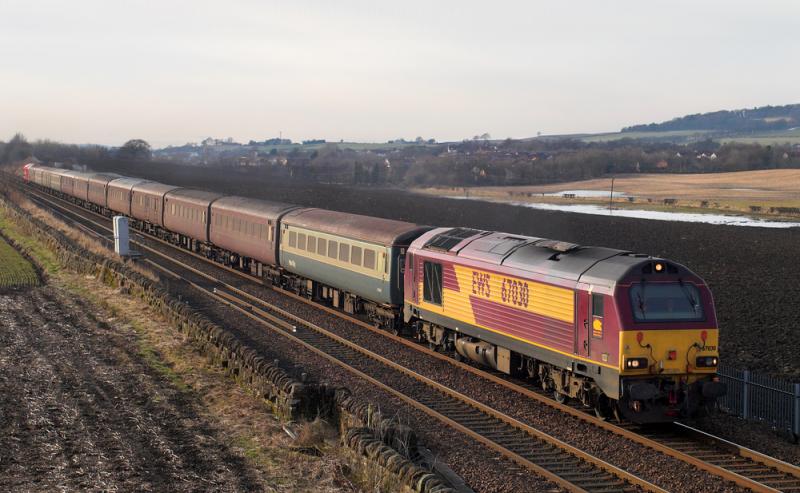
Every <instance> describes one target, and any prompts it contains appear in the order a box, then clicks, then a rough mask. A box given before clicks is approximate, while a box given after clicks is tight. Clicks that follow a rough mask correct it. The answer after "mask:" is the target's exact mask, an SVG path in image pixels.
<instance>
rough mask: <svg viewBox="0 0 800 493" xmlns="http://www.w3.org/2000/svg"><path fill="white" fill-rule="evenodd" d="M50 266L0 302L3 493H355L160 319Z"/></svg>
mask: <svg viewBox="0 0 800 493" xmlns="http://www.w3.org/2000/svg"><path fill="white" fill-rule="evenodd" d="M2 225H3V227H4V231H6V232H8V228H9V227H13V225H10V224H9V223H7V222H6V223H3V224H2ZM18 239H24V238H18ZM37 254H42V255H47V252H46V251H44V252H43V251H42V250H38V252H37ZM45 260H46V262H43V263H44V264H45V265H49V266H50V268H48V269H47V270H48V273H49V278H50V279H49V282H48V284H47V285H46V286H43V287H37V288H31V289H28V290H26V291H18V292H13V293H6V294H0V491H26V492H28V491H48V492H50V491H175V492H184V491H187V492H188V491H326V492H335V491H355V490H358V489H359V488H358V487H357V486H354V485H353V484H352V483H351V482H350V480H349V479H348V476H347V474H348V468H347V466H346V465H345V462H344V461H343V460H342V459H341V457H339V456H337V455H336V453H335V452H332V453H331V454H330V455H328V454H326V455H324V456H323V457H312V456H308V455H305V454H301V453H298V452H296V451H293V450H292V449H291V447H292V443H291V440H290V439H289V438H288V436H287V435H286V434H285V433H284V432H283V430H282V429H281V426H280V423H279V422H278V421H277V420H275V419H274V418H272V416H271V415H270V412H269V410H268V408H267V407H266V405H265V404H264V403H263V402H261V401H259V400H257V399H255V398H253V397H251V396H249V395H248V394H247V393H246V392H244V390H242V389H241V388H239V387H238V386H237V385H236V384H235V383H233V382H232V381H231V380H230V379H228V378H227V377H226V376H225V375H224V374H223V373H222V371H220V370H218V369H215V368H213V367H209V366H208V364H207V362H206V360H205V358H204V357H202V356H201V355H200V354H199V353H198V352H197V351H196V350H194V348H193V347H192V345H191V342H189V341H188V340H185V339H184V338H183V337H182V336H181V335H180V334H178V333H177V332H176V331H174V330H172V329H171V328H170V327H169V325H168V324H166V323H165V322H163V321H161V320H160V318H159V316H158V315H157V314H156V313H155V312H153V311H151V310H150V309H149V308H148V307H146V306H144V305H142V304H141V303H139V302H138V301H136V300H134V299H132V298H130V297H128V296H126V295H124V294H122V293H120V292H118V291H116V290H114V289H112V288H109V287H107V286H105V285H103V284H101V283H100V282H99V281H97V280H95V279H93V278H91V277H88V278H87V277H82V276H76V275H73V274H69V273H67V272H65V271H63V270H60V269H58V268H57V267H55V266H54V264H53V259H52V258H49V259H45Z"/></svg>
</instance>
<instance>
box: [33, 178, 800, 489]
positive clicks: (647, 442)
mask: <svg viewBox="0 0 800 493" xmlns="http://www.w3.org/2000/svg"><path fill="white" fill-rule="evenodd" d="M29 190H31V189H30V188H29ZM33 193H34V194H35V195H36V196H37V197H38V200H42V201H45V202H46V204H49V207H56V208H58V209H60V210H65V208H66V207H69V208H71V209H74V210H79V211H81V213H82V217H83V219H82V220H83V221H87V219H86V218H85V216H83V215H84V214H94V213H91V212H89V211H87V210H85V209H83V208H80V207H78V206H76V205H74V204H72V203H70V202H67V201H64V200H63V199H58V198H55V197H52V196H50V195H47V194H43V193H42V192H38V191H33ZM54 201H60V202H61V204H67V205H59V204H57V203H56V202H54ZM72 214H76V213H74V212H72ZM98 216H99V215H98ZM99 217H103V219H104V220H105V221H108V218H105V217H104V216H99ZM94 224H95V225H96V226H97V227H100V228H103V229H105V230H106V231H108V227H107V226H103V225H101V224H99V223H96V222H95V223H94ZM83 227H85V226H83ZM149 239H151V240H154V241H161V240H158V239H155V238H149ZM162 243H164V244H166V245H169V246H171V247H173V248H177V247H174V246H172V245H170V244H169V243H166V242H162ZM178 250H179V251H180V252H181V253H184V254H188V255H194V256H196V257H198V258H201V259H203V260H205V261H208V260H207V259H205V258H204V257H202V256H199V255H196V254H194V253H192V252H188V251H186V250H183V249H178ZM159 255H163V254H160V253H159ZM208 262H209V263H210V264H211V265H214V266H215V267H217V268H222V269H225V270H227V271H229V272H231V273H234V274H236V275H238V276H241V277H243V278H245V279H247V280H249V281H251V282H255V283H258V284H261V285H263V286H266V287H270V288H272V289H275V290H276V291H280V292H281V293H283V294H287V295H289V296H291V297H293V298H295V299H297V300H299V301H302V302H304V303H309V304H311V305H313V306H314V307H315V308H317V309H321V310H324V311H326V312H328V313H331V314H333V315H336V316H338V317H341V318H344V319H346V320H348V321H349V322H352V323H355V324H358V325H360V326H362V327H363V328H365V329H367V330H371V331H374V332H376V333H378V334H380V335H381V336H383V337H387V338H390V339H393V340H395V341H396V342H399V343H401V344H404V345H406V346H409V347H412V348H414V349H415V350H417V351H420V352H423V353H426V354H428V355H430V356H432V357H435V358H438V359H440V360H443V361H446V362H447V363H449V364H452V365H454V366H456V367H459V368H460V369H462V370H464V371H468V372H470V373H473V374H475V375H477V376H480V377H481V378H484V379H486V380H488V381H491V382H493V383H495V384H498V385H502V386H503V387H505V388H507V389H509V390H512V391H514V392H517V393H519V394H521V395H523V396H525V397H528V398H531V399H534V400H536V401H538V402H541V403H543V404H545V405H547V406H550V407H552V408H554V409H557V410H559V411H561V412H564V413H567V414H569V415H572V416H574V417H576V418H578V419H581V420H582V421H585V422H588V423H591V424H593V425H595V426H597V427H599V428H602V429H605V430H607V431H610V432H612V433H615V434H617V435H620V436H623V437H625V438H627V439H630V440H632V441H634V442H636V443H639V444H641V445H644V446H647V447H649V448H651V449H653V450H656V451H658V452H661V453H664V454H666V455H669V456H671V457H674V458H676V459H678V460H681V461H683V462H686V463H688V464H691V465H692V466H694V467H696V468H698V469H701V470H704V471H706V472H709V473H711V474H714V475H716V476H718V477H720V478H722V479H724V480H726V481H732V482H734V483H736V484H737V485H739V486H742V487H744V488H748V489H750V490H752V491H758V492H775V491H787V492H791V491H800V468H798V467H797V466H794V465H791V464H787V463H784V462H782V461H779V460H777V459H774V458H772V457H769V456H766V455H764V454H760V453H758V452H756V451H753V450H750V449H747V448H745V447H741V446H739V445H736V444H733V443H731V442H727V441H725V440H722V439H720V438H717V437H713V436H711V435H708V434H705V433H703V432H700V431H698V430H694V429H692V428H690V427H688V426H686V425H681V424H676V425H675V426H674V427H669V428H659V429H643V428H640V427H632V426H620V425H617V424H614V423H611V422H607V421H604V420H601V419H598V418H596V417H595V416H594V415H593V414H591V413H588V412H586V411H585V410H583V409H580V408H578V407H575V406H570V405H569V404H562V403H558V402H556V401H555V400H553V399H552V398H550V397H548V396H546V395H544V394H543V393H542V392H540V391H538V390H536V389H534V388H532V387H531V386H529V385H523V384H520V383H517V382H514V381H511V380H509V379H508V378H506V377H505V376H500V375H499V374H493V373H491V372H487V371H485V370H482V369H478V368H475V367H473V366H471V365H469V364H466V363H463V362H458V361H455V360H453V359H452V358H450V357H448V356H445V355H442V354H440V353H437V352H435V351H432V350H429V349H428V348H426V347H423V346H421V345H419V344H417V343H415V342H413V341H411V340H409V339H407V338H404V337H400V336H397V335H393V334H389V333H387V332H385V331H382V330H379V329H375V328H374V327H372V326H371V325H370V324H368V323H365V322H364V321H362V320H359V319H357V318H354V317H351V316H349V315H346V314H343V313H341V312H339V311H338V310H334V309H331V308H330V307H325V306H321V305H318V304H316V303H313V302H311V301H310V300H307V299H305V298H302V297H299V296H297V295H295V294H293V293H287V292H285V291H283V290H280V289H278V288H274V287H272V286H267V285H266V284H265V283H263V282H262V281H261V280H259V279H257V278H254V277H253V276H250V275H249V274H246V273H243V272H241V271H238V270H236V269H232V268H229V267H226V266H222V265H219V264H217V263H215V262H211V261H208ZM234 289H235V288H234ZM242 293H244V292H242ZM244 294H245V295H246V296H250V295H247V293H244ZM251 298H252V296H251ZM226 301H227V302H228V303H232V304H234V303H235V302H234V301H232V300H226ZM257 302H261V301H260V300H258V299H254V300H250V301H245V302H244V303H245V305H242V306H240V307H239V308H241V309H243V310H245V311H249V312H250V314H252V313H254V312H253V310H254V308H253V307H252V306H250V307H248V306H247V304H252V303H257ZM298 324H299V325H303V324H302V323H300V322H297V321H296V322H295V325H298ZM334 335H335V334H334ZM336 337H338V336H336ZM350 344H352V343H350ZM423 378H424V377H423ZM432 383H433V384H436V382H432ZM437 385H438V384H437ZM423 400H424V399H423ZM426 402H427V401H426ZM473 402H474V403H475V404H478V405H479V406H481V405H482V404H480V403H478V402H476V401H473ZM431 404H432V403H431ZM470 406H471V407H472V409H475V407H474V406H473V405H472V404H470ZM428 409H429V410H434V409H432V408H430V407H429V408H428ZM434 411H435V410H434ZM437 412H438V411H437ZM453 412H455V415H454V416H455V417H459V416H460V417H462V418H463V419H466V422H468V423H469V422H473V421H474V422H476V423H477V421H475V419H473V417H472V416H469V415H468V414H459V410H458V409H455V408H454V411H453ZM439 414H440V415H442V416H444V417H447V415H446V414H441V413H439ZM503 416H504V417H505V418H507V419H510V420H512V421H511V422H509V421H507V420H503V419H502V418H496V419H499V420H500V422H503V423H505V424H506V425H507V426H511V427H515V428H516V429H519V427H518V426H517V425H522V426H526V425H524V424H523V423H519V422H518V421H515V420H513V418H510V417H508V416H505V415H503ZM476 419H477V418H476ZM451 421H453V423H448V424H450V425H451V426H452V425H453V424H456V425H457V424H458V423H459V421H457V420H453V419H451ZM491 426H492V422H491V421H490V422H487V423H486V424H485V425H484V428H486V429H489V430H490V431H491ZM487 427H488V428H487ZM478 428H479V429H483V428H481V425H480V423H479V424H478ZM468 434H469V433H468ZM490 436H497V437H498V439H499V440H501V441H502V439H503V437H504V432H503V430H501V429H498V430H497V431H496V432H492V433H490ZM508 436H509V438H511V439H512V441H511V444H512V445H513V444H514V443H515V442H514V440H513V439H515V438H516V436H515V435H514V434H513V433H512V434H510V435H508ZM550 438H552V437H550ZM506 449H507V450H508V451H510V452H512V453H513V450H512V449H511V448H508V447H507V448H506ZM517 455H519V454H517ZM519 457H520V458H524V457H522V456H519ZM611 467H613V466H611Z"/></svg>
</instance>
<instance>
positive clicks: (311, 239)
mask: <svg viewBox="0 0 800 493" xmlns="http://www.w3.org/2000/svg"><path fill="white" fill-rule="evenodd" d="M308 251H309V253H317V237H316V236H311V235H308Z"/></svg>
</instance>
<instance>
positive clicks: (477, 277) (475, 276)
mask: <svg viewBox="0 0 800 493" xmlns="http://www.w3.org/2000/svg"><path fill="white" fill-rule="evenodd" d="M491 279H492V278H491V276H490V275H489V274H486V273H485V272H475V271H472V294H477V295H478V296H483V297H485V298H491V297H492V287H491V284H490V281H491Z"/></svg>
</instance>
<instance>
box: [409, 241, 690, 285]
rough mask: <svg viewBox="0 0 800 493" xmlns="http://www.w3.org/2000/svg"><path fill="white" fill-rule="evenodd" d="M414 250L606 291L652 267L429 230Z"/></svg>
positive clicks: (610, 254)
mask: <svg viewBox="0 0 800 493" xmlns="http://www.w3.org/2000/svg"><path fill="white" fill-rule="evenodd" d="M415 246H416V247H418V248H422V249H426V250H433V251H440V252H446V253H448V254H450V255H456V256H458V257H459V258H464V259H470V260H476V261H480V262H486V263H489V264H494V265H502V266H504V267H509V268H512V269H518V270H522V271H528V272H534V273H537V274H544V275H549V276H554V277H558V278H561V279H565V280H570V281H575V282H585V283H588V284H593V285H600V286H609V287H613V286H614V284H616V283H617V282H619V281H620V280H621V279H622V278H624V277H625V276H626V275H627V274H628V273H629V272H630V271H631V269H633V268H634V267H636V266H639V265H642V264H643V263H647V262H650V261H652V257H649V256H647V255H641V254H633V253H632V252H629V251H625V250H617V249H613V248H604V247H593V246H582V245H577V244H574V243H568V242H562V241H556V240H549V239H545V238H537V237H533V236H524V235H512V234H508V233H500V232H491V231H481V230H475V229H468V228H439V229H435V230H433V231H430V232H428V233H427V234H425V235H423V236H421V237H420V238H419V239H418V240H417V241H416V242H415ZM672 265H675V267H678V268H682V269H685V267H682V266H678V265H677V264H672ZM687 272H688V271H687Z"/></svg>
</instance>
